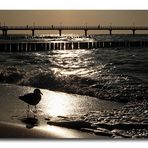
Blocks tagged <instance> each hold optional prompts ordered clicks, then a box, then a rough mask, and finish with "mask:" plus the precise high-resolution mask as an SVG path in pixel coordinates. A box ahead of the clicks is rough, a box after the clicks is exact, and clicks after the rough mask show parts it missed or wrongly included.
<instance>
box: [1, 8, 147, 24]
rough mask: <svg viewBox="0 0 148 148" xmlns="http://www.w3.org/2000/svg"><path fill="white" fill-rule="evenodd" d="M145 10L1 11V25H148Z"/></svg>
mask: <svg viewBox="0 0 148 148" xmlns="http://www.w3.org/2000/svg"><path fill="white" fill-rule="evenodd" d="M147 18H148V11H144V10H137V11H136V10H0V24H1V25H4V24H5V25H18V26H19V25H86V24H87V25H88V26H89V25H98V24H100V25H135V26H147V25H148V19H147Z"/></svg>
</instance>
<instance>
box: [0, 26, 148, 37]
mask: <svg viewBox="0 0 148 148" xmlns="http://www.w3.org/2000/svg"><path fill="white" fill-rule="evenodd" d="M10 30H28V31H30V32H31V35H32V36H34V35H35V31H37V30H47V31H48V30H56V31H58V32H59V36H61V35H62V31H64V30H82V31H84V35H85V36H87V35H88V31H90V30H96V31H97V30H98V31H99V30H104V31H108V32H109V34H110V35H112V34H113V31H115V30H116V31H121V30H128V31H129V33H130V32H131V33H132V34H133V35H135V34H136V31H137V30H148V26H101V25H98V26H61V25H60V26H55V25H49V26H28V25H27V26H0V31H1V33H2V35H3V36H7V35H8V33H9V31H10ZM98 34H99V32H98Z"/></svg>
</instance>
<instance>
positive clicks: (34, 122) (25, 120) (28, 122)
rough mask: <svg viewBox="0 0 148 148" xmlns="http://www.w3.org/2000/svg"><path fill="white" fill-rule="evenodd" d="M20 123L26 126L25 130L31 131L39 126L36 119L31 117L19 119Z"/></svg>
mask: <svg viewBox="0 0 148 148" xmlns="http://www.w3.org/2000/svg"><path fill="white" fill-rule="evenodd" d="M20 120H21V122H23V123H25V124H26V128H28V129H31V128H33V127H35V126H38V125H39V120H38V119H37V118H35V117H34V118H33V117H27V118H22V119H20Z"/></svg>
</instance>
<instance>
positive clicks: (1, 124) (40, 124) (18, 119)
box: [0, 84, 103, 139]
mask: <svg viewBox="0 0 148 148" xmlns="http://www.w3.org/2000/svg"><path fill="white" fill-rule="evenodd" d="M29 89H33V88H30V87H22V86H16V85H8V84H4V85H1V87H0V90H1V92H3V93H1V95H0V99H1V103H0V106H1V107H0V111H1V116H0V131H1V132H0V138H41V139H55V138H56V139H57V138H58V139H59V138H60V139H61V138H62V139H63V138H87V139H88V138H103V137H102V136H97V135H94V134H92V133H87V132H82V131H80V130H77V129H72V128H65V127H61V126H54V125H52V124H51V125H50V124H49V121H50V118H52V119H53V120H55V121H59V120H60V121H62V119H63V118H64V117H62V116H59V117H56V116H55V115H54V116H50V115H49V114H47V113H45V112H44V111H43V110H42V109H41V108H40V107H39V109H38V114H37V115H36V117H34V112H33V109H31V110H30V113H29V117H27V114H26V107H27V106H26V104H25V103H23V102H21V101H20V100H19V99H18V98H17V96H19V95H20V94H22V93H24V92H27V91H29ZM42 92H43V94H44V95H47V94H48V93H49V94H50V95H51V92H48V91H47V92H46V91H43V90H42ZM53 93H56V92H53ZM67 95H68V94H67ZM8 104H9V107H8ZM57 111H58V110H57ZM53 113H54V112H53ZM57 113H58V112H57ZM60 117H61V118H60Z"/></svg>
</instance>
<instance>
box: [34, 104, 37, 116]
mask: <svg viewBox="0 0 148 148" xmlns="http://www.w3.org/2000/svg"><path fill="white" fill-rule="evenodd" d="M36 113H37V107H36V105H35V114H34V118H36V117H37V114H36Z"/></svg>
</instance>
